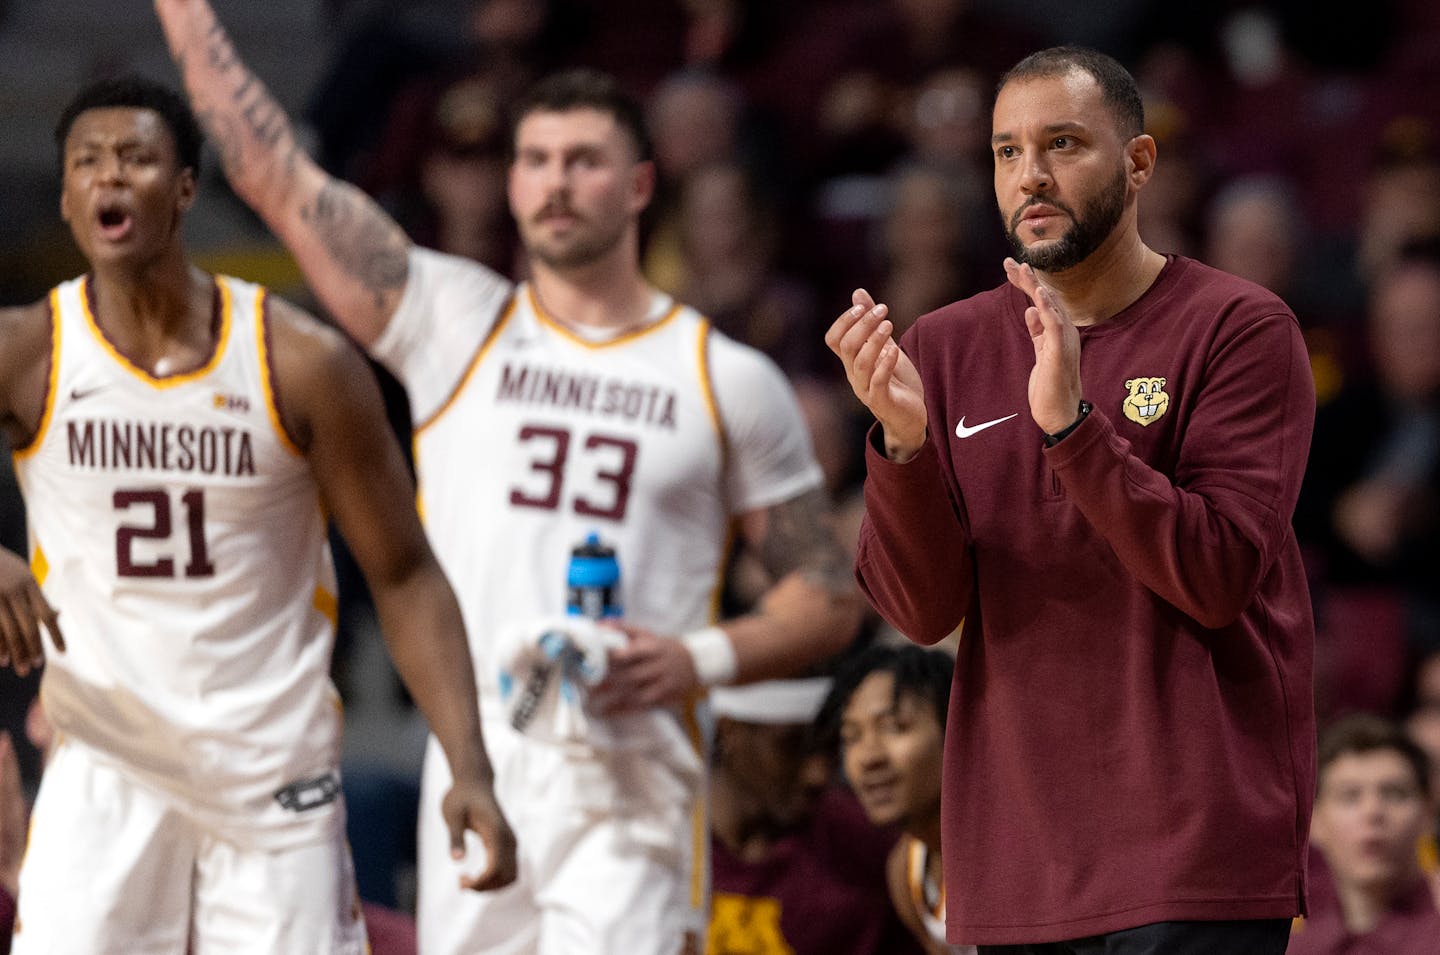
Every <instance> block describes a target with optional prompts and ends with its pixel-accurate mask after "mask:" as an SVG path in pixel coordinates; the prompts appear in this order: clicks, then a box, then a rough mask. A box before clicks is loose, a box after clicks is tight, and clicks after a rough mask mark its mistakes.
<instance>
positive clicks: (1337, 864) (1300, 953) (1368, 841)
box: [1289, 714, 1440, 955]
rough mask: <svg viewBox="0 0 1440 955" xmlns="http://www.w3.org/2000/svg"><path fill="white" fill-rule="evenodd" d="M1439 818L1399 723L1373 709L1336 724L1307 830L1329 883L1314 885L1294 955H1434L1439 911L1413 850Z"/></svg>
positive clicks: (1324, 745) (1327, 736)
mask: <svg viewBox="0 0 1440 955" xmlns="http://www.w3.org/2000/svg"><path fill="white" fill-rule="evenodd" d="M1434 825H1435V815H1434V806H1433V804H1432V800H1431V792H1430V788H1429V768H1428V766H1427V760H1426V758H1425V754H1424V752H1423V751H1421V750H1420V748H1419V747H1418V746H1416V745H1415V744H1414V743H1413V742H1412V741H1411V740H1410V739H1409V738H1407V737H1406V736H1405V734H1404V733H1403V732H1402V731H1401V729H1400V728H1399V727H1398V726H1395V725H1393V724H1391V723H1390V722H1388V721H1386V720H1383V719H1380V718H1378V717H1374V716H1370V715H1367V714H1357V715H1353V716H1350V717H1346V718H1344V719H1342V720H1340V721H1339V722H1337V723H1335V724H1334V725H1332V726H1331V727H1330V728H1329V729H1328V730H1327V731H1326V732H1325V733H1324V734H1323V735H1322V738H1321V741H1320V752H1319V776H1318V791H1317V794H1316V799H1315V812H1314V817H1313V820H1312V822H1311V827H1310V834H1311V842H1312V844H1313V846H1314V847H1316V848H1318V849H1319V850H1320V853H1321V855H1322V856H1323V859H1324V863H1325V868H1327V869H1328V872H1329V876H1330V878H1331V880H1332V884H1331V885H1329V886H1326V887H1317V889H1316V890H1315V891H1312V892H1311V907H1310V916H1309V917H1308V918H1307V919H1305V920H1304V921H1303V922H1300V923H1299V924H1298V925H1297V927H1296V929H1295V932H1294V934H1293V935H1292V937H1291V940H1290V948H1289V952H1290V955H1341V953H1344V955H1372V953H1373V955H1433V953H1434V952H1435V950H1436V940H1437V939H1440V909H1437V907H1436V900H1435V898H1434V896H1433V895H1432V893H1431V889H1430V886H1429V885H1428V884H1427V882H1426V879H1425V876H1424V874H1423V873H1422V872H1421V869H1420V863H1419V859H1418V856H1417V852H1416V850H1417V846H1418V845H1419V844H1420V841H1421V839H1422V837H1424V836H1427V835H1430V834H1433V831H1434Z"/></svg>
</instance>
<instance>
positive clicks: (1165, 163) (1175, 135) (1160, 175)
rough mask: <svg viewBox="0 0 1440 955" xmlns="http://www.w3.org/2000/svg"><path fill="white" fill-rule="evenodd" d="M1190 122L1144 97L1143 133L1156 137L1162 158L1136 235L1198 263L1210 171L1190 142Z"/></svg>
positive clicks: (1165, 103)
mask: <svg viewBox="0 0 1440 955" xmlns="http://www.w3.org/2000/svg"><path fill="white" fill-rule="evenodd" d="M1190 122H1191V119H1190V117H1189V116H1188V115H1187V114H1186V113H1185V112H1184V110H1183V109H1182V108H1181V107H1180V106H1179V105H1178V104H1176V103H1174V102H1173V101H1170V100H1167V99H1157V98H1154V97H1152V96H1147V97H1146V100H1145V131H1146V132H1148V133H1149V134H1150V135H1151V136H1153V137H1155V142H1156V143H1157V144H1158V146H1159V150H1160V156H1161V159H1160V161H1159V162H1158V163H1157V164H1156V166H1155V174H1154V175H1153V176H1151V177H1150V181H1149V182H1148V183H1147V184H1146V186H1145V204H1144V205H1143V206H1141V207H1140V213H1139V214H1140V234H1141V235H1142V236H1143V237H1144V238H1145V243H1146V244H1147V245H1149V246H1150V247H1151V248H1153V249H1157V250H1159V251H1161V252H1168V253H1173V254H1175V255H1189V256H1193V257H1196V258H1200V257H1201V256H1198V255H1196V249H1197V245H1198V232H1199V222H1198V221H1197V220H1198V219H1199V210H1200V206H1201V203H1202V197H1203V191H1204V189H1205V187H1206V180H1207V179H1208V172H1207V170H1206V167H1205V164H1204V162H1203V158H1202V153H1201V151H1200V150H1198V149H1196V148H1194V145H1193V143H1191V142H1190V141H1189V139H1190V134H1191V129H1190ZM1209 264H1210V265H1214V264H1215V263H1214V262H1210V263H1209Z"/></svg>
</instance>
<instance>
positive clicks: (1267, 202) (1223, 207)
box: [1205, 176, 1307, 313]
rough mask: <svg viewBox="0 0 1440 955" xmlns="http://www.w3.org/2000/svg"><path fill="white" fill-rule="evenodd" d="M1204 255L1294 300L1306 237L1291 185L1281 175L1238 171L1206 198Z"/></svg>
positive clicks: (1294, 305)
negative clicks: (1207, 199) (1261, 174)
mask: <svg viewBox="0 0 1440 955" xmlns="http://www.w3.org/2000/svg"><path fill="white" fill-rule="evenodd" d="M1208 213H1209V214H1208V217H1207V218H1208V222H1207V226H1208V228H1207V229H1206V235H1205V239H1206V242H1205V261H1206V263H1207V264H1209V265H1213V266H1215V267H1216V268H1218V269H1224V270H1225V271H1227V272H1231V273H1233V274H1235V275H1238V276H1240V277H1241V278H1243V279H1249V280H1250V281H1252V282H1255V283H1256V284H1258V285H1263V286H1264V287H1265V288H1268V289H1269V290H1270V291H1272V292H1274V293H1275V294H1276V295H1279V296H1280V297H1281V298H1283V299H1285V302H1286V304H1287V305H1289V306H1290V307H1291V308H1294V309H1295V310H1296V311H1297V313H1298V312H1299V311H1300V309H1299V304H1298V303H1297V302H1296V301H1295V300H1294V299H1295V292H1296V289H1295V288H1294V286H1295V284H1296V270H1297V267H1298V265H1299V254H1300V250H1301V249H1302V248H1304V246H1305V245H1306V241H1307V236H1306V227H1305V221H1304V214H1303V211H1302V210H1301V208H1300V205H1299V203H1298V202H1297V201H1296V196H1295V189H1294V187H1293V185H1292V184H1291V183H1290V182H1288V181H1286V180H1285V179H1283V178H1281V177H1279V176H1242V177H1241V178H1239V179H1235V180H1232V181H1231V182H1230V183H1228V184H1227V185H1226V186H1225V187H1224V188H1223V189H1221V190H1220V192H1219V193H1217V194H1216V196H1215V198H1214V199H1212V200H1211V202H1210V208H1209V210H1208Z"/></svg>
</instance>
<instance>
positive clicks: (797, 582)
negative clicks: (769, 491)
mask: <svg viewBox="0 0 1440 955" xmlns="http://www.w3.org/2000/svg"><path fill="white" fill-rule="evenodd" d="M741 533H742V534H743V536H744V538H745V541H746V543H747V544H748V545H749V546H750V547H752V548H753V549H754V550H755V553H756V556H758V557H759V559H760V561H761V563H762V564H764V566H765V569H766V570H767V571H768V572H769V574H770V576H771V577H772V578H774V580H775V583H774V584H773V585H772V586H771V587H770V588H769V589H768V590H767V591H765V593H764V594H763V595H762V596H761V597H760V600H759V602H758V604H757V605H756V608H755V610H754V612H753V613H750V614H747V615H746V616H743V617H737V618H735V619H733V620H728V621H726V622H725V625H724V626H725V632H726V634H727V635H728V636H729V637H730V641H731V643H733V644H734V645H735V656H736V660H737V662H738V664H739V679H740V680H741V681H744V682H749V681H751V680H767V679H774V678H776V677H783V676H795V675H797V674H798V673H800V672H801V671H803V670H804V669H806V668H807V667H809V666H811V665H813V664H816V663H819V662H821V661H824V660H826V659H828V658H830V657H833V656H834V655H835V654H837V653H839V652H840V651H842V650H844V649H845V648H846V647H847V646H849V645H850V641H851V640H852V639H854V637H855V632H856V630H857V629H858V627H859V625H860V617H861V600H860V595H859V592H858V591H857V589H856V587H855V576H854V572H853V571H852V570H851V566H850V559H849V557H847V556H846V554H845V552H844V549H843V548H842V547H841V546H840V542H839V541H838V540H837V539H836V536H835V533H834V531H833V525H832V523H831V508H830V503H829V501H828V499H827V497H826V494H825V492H824V491H823V490H820V489H816V490H813V491H807V492H806V493H804V494H801V495H800V496H799V497H794V498H791V499H790V500H788V501H784V502H782V503H780V504H776V505H774V506H772V507H768V508H764V509H762V510H758V511H752V512H750V513H749V514H746V515H744V516H743V517H742V518H741Z"/></svg>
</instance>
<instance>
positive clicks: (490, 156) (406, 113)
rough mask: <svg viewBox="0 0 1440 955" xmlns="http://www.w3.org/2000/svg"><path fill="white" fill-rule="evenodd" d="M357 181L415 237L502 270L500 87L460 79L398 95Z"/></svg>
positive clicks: (510, 252)
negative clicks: (396, 106) (419, 92)
mask: <svg viewBox="0 0 1440 955" xmlns="http://www.w3.org/2000/svg"><path fill="white" fill-rule="evenodd" d="M402 104H403V108H401V109H397V110H396V111H395V112H394V113H392V115H391V119H390V124H389V126H388V127H387V129H386V131H385V133H384V136H383V137H382V139H381V143H380V148H379V149H378V150H377V151H376V153H375V157H374V162H373V164H372V165H371V167H370V169H369V172H368V174H367V176H366V178H365V180H364V181H363V182H361V183H360V184H361V186H362V187H363V188H364V189H365V190H366V191H367V192H369V193H370V194H371V195H373V196H375V197H376V199H378V200H379V201H380V203H381V204H382V205H383V206H385V207H386V209H387V210H389V211H390V212H391V213H392V214H393V215H394V216H395V217H396V219H397V221H399V222H400V223H401V225H403V226H404V227H405V229H406V231H407V232H408V233H409V234H410V235H412V236H414V237H415V240H416V241H417V242H420V243H422V244H424V245H425V246H427V247H429V248H435V249H439V250H440V251H442V252H449V253H451V254H452V255H462V256H465V257H466V258H470V259H474V260H475V261H477V262H481V263H483V264H485V265H488V266H490V267H491V268H493V269H495V270H496V271H498V272H501V273H503V274H507V275H509V274H513V273H514V270H515V261H514V260H515V254H516V249H515V246H516V242H515V238H514V228H513V226H512V220H511V218H510V215H509V211H508V210H507V209H506V207H505V177H506V171H507V168H508V165H509V164H508V157H507V142H508V130H507V117H506V116H505V115H504V102H503V100H502V98H501V91H500V90H499V89H498V88H497V87H496V85H495V83H494V82H493V81H492V80H490V79H488V78H486V77H485V76H483V75H478V74H471V75H466V76H462V77H460V78H459V79H457V80H455V81H454V82H452V83H450V84H449V85H447V86H444V87H443V88H441V89H439V90H438V91H436V92H435V95H433V96H431V95H430V91H428V90H427V91H426V92H425V94H424V95H419V96H415V97H412V98H410V99H402Z"/></svg>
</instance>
